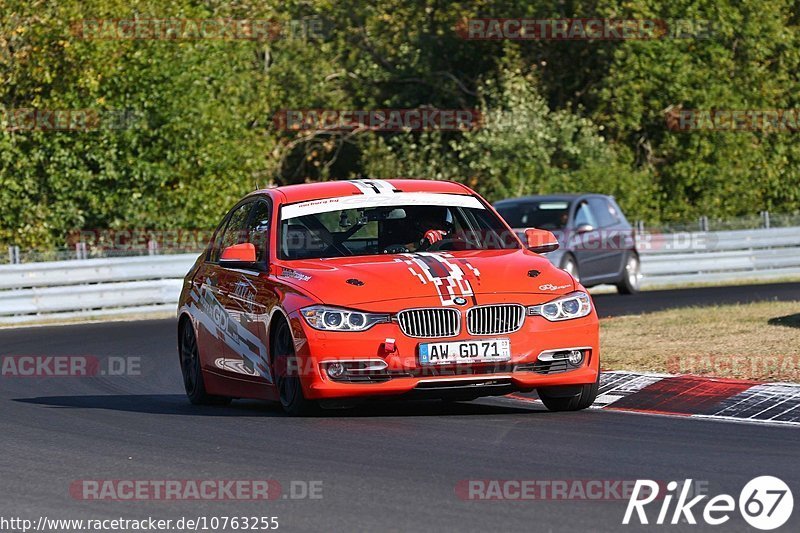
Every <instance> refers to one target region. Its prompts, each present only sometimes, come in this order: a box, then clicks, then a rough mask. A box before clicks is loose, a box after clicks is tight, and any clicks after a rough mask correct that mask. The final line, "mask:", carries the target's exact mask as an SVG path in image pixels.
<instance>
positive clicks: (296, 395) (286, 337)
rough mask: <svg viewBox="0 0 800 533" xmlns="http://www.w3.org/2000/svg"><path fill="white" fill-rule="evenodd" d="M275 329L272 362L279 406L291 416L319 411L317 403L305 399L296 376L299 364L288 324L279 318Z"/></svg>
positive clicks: (298, 378) (306, 414)
mask: <svg viewBox="0 0 800 533" xmlns="http://www.w3.org/2000/svg"><path fill="white" fill-rule="evenodd" d="M276 328H277V330H276V331H275V336H274V337H273V339H274V340H273V343H272V353H273V354H274V355H273V358H272V364H273V369H274V372H273V375H274V376H275V385H276V386H277V388H278V395H279V396H280V400H281V406H282V407H283V410H284V411H286V413H287V414H290V415H292V416H308V415H313V414H316V413H317V412H318V411H319V404H318V403H317V402H315V401H312V400H308V399H306V397H305V395H304V394H303V387H302V384H301V382H300V376H298V375H297V374H298V371H299V370H298V369H299V365H298V364H297V357H296V354H295V350H294V340H293V339H292V332H291V330H290V329H289V324H287V323H286V322H285V321H283V320H281V321H280V322H278V324H276Z"/></svg>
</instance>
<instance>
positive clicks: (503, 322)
mask: <svg viewBox="0 0 800 533" xmlns="http://www.w3.org/2000/svg"><path fill="white" fill-rule="evenodd" d="M523 320H525V308H524V307H523V306H521V305H517V304H500V305H483V306H480V307H473V308H472V309H470V310H469V311H467V331H468V332H469V334H470V335H499V334H502V333H513V332H514V331H517V330H518V329H519V328H521V327H522V322H523Z"/></svg>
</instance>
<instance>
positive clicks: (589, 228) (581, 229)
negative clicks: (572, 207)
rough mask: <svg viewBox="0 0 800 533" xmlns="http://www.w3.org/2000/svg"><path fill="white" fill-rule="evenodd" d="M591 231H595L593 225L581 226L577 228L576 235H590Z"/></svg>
mask: <svg viewBox="0 0 800 533" xmlns="http://www.w3.org/2000/svg"><path fill="white" fill-rule="evenodd" d="M590 231H594V227H593V226H592V225H591V224H581V225H580V226H578V227H577V228H575V233H577V234H581V233H589V232H590Z"/></svg>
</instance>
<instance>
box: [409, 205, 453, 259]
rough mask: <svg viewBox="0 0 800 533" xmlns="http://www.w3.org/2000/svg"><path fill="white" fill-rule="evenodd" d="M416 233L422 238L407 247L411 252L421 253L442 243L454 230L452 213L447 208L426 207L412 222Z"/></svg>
mask: <svg viewBox="0 0 800 533" xmlns="http://www.w3.org/2000/svg"><path fill="white" fill-rule="evenodd" d="M412 224H413V226H414V229H415V233H416V234H417V235H421V236H422V238H421V239H420V240H419V241H417V242H412V243H409V244H408V245H406V248H408V249H409V250H410V251H414V252H421V251H424V250H426V249H428V248H429V247H430V246H432V245H434V244H436V243H439V242H441V241H442V240H444V239H445V237H447V235H448V234H449V233H450V231H451V230H452V228H453V223H452V222H451V217H450V211H449V210H448V209H447V208H446V207H430V206H428V207H425V208H423V209H421V210H420V212H419V214H418V216H416V217H414V219H413V222H412Z"/></svg>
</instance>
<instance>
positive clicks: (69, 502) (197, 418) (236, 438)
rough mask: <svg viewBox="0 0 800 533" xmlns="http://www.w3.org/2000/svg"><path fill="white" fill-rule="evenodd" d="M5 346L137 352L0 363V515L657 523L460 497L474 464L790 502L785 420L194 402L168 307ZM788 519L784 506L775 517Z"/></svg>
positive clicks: (798, 468) (511, 408)
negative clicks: (121, 494)
mask: <svg viewBox="0 0 800 533" xmlns="http://www.w3.org/2000/svg"><path fill="white" fill-rule="evenodd" d="M790 290H791V289H790ZM794 290H796V287H794ZM698 291H699V290H698ZM703 291H704V294H708V291H705V290H704V289H703ZM728 291H733V292H735V293H737V294H739V295H747V294H750V295H753V294H758V293H763V294H765V295H766V296H765V297H766V299H770V298H771V297H772V296H774V294H773V293H771V292H769V291H768V290H767V289H765V286H759V287H758V288H757V289H751V288H744V289H743V288H740V287H737V288H730V289H726V290H725V291H722V292H720V294H724V295H726V297H727V295H728V294H729V292H728ZM662 292H663V291H662ZM671 292H672V293H675V292H676V291H671ZM695 293H696V291H695ZM648 294H651V295H652V294H655V293H648ZM642 296H645V295H642ZM795 296H796V295H795ZM639 298H640V297H639V296H637V297H633V299H630V300H628V299H626V298H622V297H617V296H613V295H609V296H602V297H599V298H598V303H597V305H598V308H600V309H601V311H602V309H603V308H605V309H606V310H608V309H609V308H611V307H612V306H613V305H623V302H624V305H625V306H626V309H629V308H630V307H631V305H629V304H631V303H635V302H637V301H639V300H638V299H639ZM670 298H671V301H673V302H683V301H685V298H684V296H683V295H674V294H673V296H671V297H670ZM625 300H628V301H625ZM726 301H728V300H726ZM612 302H613V305H612ZM618 302H619V303H618ZM706 303H707V302H706ZM0 355H4V356H5V355H53V356H55V355H72V356H74V355H93V356H96V357H98V358H100V359H101V360H103V359H104V358H108V357H140V358H141V371H140V375H127V376H97V377H90V378H86V377H83V378H79V377H72V378H70V377H61V378H58V377H51V378H21V377H10V376H3V377H0V517H6V518H7V517H22V518H30V519H33V520H37V519H38V517H40V516H47V517H48V518H84V519H88V518H92V519H103V518H119V517H123V518H136V519H141V518H147V517H149V516H152V517H154V518H164V519H166V518H172V519H177V518H180V517H191V518H196V517H198V516H205V517H208V518H210V517H212V516H233V515H246V516H277V517H279V519H280V524H281V527H280V530H285V531H420V530H426V531H430V530H433V531H494V530H502V531H510V530H515V531H536V532H538V531H544V532H546V531H555V532H560V531H569V532H574V531H610V532H612V531H658V530H661V529H665V527H664V526H654V525H649V526H643V525H639V524H637V525H635V526H627V527H623V526H621V521H622V517H623V514H624V511H625V506H626V502H625V501H620V500H616V501H613V500H612V501H592V502H587V501H578V500H567V501H465V500H463V499H461V498H460V497H459V496H458V495H457V493H456V490H455V489H456V486H458V484H459V482H462V480H487V479H499V480H523V479H529V480H634V479H638V478H649V479H653V480H658V481H662V482H667V481H670V480H679V481H681V480H684V479H687V478H691V479H694V480H698V481H699V482H700V483H702V484H704V485H705V486H706V487H707V490H708V492H709V493H710V494H711V495H712V496H713V495H716V494H720V493H727V494H731V495H733V496H734V498H737V499H738V495H739V492H740V491H741V489H742V487H743V486H744V484H745V483H746V482H747V481H749V480H750V479H752V478H754V477H756V476H761V475H774V476H778V477H780V478H782V479H783V480H784V481H785V482H787V483H788V484H789V486H790V487H791V488H792V489H793V492H794V496H795V501H796V504H797V505H800V463H799V462H798V460H797V458H798V450H800V431H798V430H797V429H796V428H790V427H773V426H756V425H748V424H736V423H727V422H718V421H705V420H697V419H686V418H673V417H664V416H650V415H640V414H631V413H621V412H612V411H600V410H589V411H583V412H579V413H566V414H564V413H558V414H556V413H548V412H545V411H544V410H542V408H541V407H539V406H538V405H537V404H534V403H530V402H524V401H517V400H512V399H507V398H496V399H484V400H479V401H475V402H471V403H459V404H444V403H441V402H416V403H414V402H387V403H381V404H376V405H371V406H367V407H362V408H359V409H356V410H352V411H336V412H332V413H330V414H328V415H326V416H323V417H320V418H301V419H297V418H289V417H286V416H284V415H283V414H282V413H281V411H280V410H279V409H278V408H277V407H275V406H273V405H269V404H266V403H259V402H244V401H240V402H234V403H233V404H232V406H230V407H221V408H198V407H193V406H191V405H189V404H188V403H187V401H186V400H185V398H184V395H183V391H182V384H181V379H180V373H179V369H178V361H177V354H176V340H175V322H174V321H173V320H152V321H138V322H117V323H105V324H84V325H70V326H57V327H41V328H20V329H14V330H0ZM83 479H114V480H121V479H133V480H176V479H178V480H187V479H194V480H200V479H224V480H234V479H274V480H277V481H278V482H280V484H281V486H282V491H283V493H284V494H287V495H289V496H291V495H290V494H289V493H290V487H291V486H292V482H293V481H321V482H322V487H323V489H322V498H321V499H292V498H291V497H289V498H286V499H283V498H279V499H277V500H275V501H269V502H263V501H262V502H252V501H233V502H232V501H223V502H216V501H188V502H164V501H160V502H142V501H138V502H130V501H83V500H80V499H76V498H75V497H73V496H71V495H70V492H69V487H70V484H71V483H72V482H74V481H76V480H83ZM296 486H298V485H296ZM654 505H656V507H648V510H649V513H648V516H649V517H650V519H651V521H653V520H654V519H655V517H656V515H657V513H658V510H659V509H658V507H657V506H659V505H660V504H658V503H657V504H654ZM701 505H702V503H701ZM797 505H796V507H797ZM701 512H702V509H701ZM701 512H700V513H695V514H696V515H700V514H701ZM670 515H671V513H670ZM698 519H699V520H700V521H701V523H702V519H701V518H700V517H699V516H698ZM799 525H800V510H798V509H797V508H796V509H795V511H794V514H793V517H792V519H791V520H790V521H789V523H788V524H786V525H785V526H784V527H783V528H781V529H780V530H779V531H798V526H799ZM666 530H668V531H726V532H727V531H755V530H754V529H752V528H751V527H750V526H749V525H747V524H746V522H745V521H744V520H743V519H742V518H741V516H740V515H739V513H738V512H734V513H732V514H731V520H730V521H729V522H728V523H726V524H725V525H723V526H718V527H716V528H712V527H708V526H701V525H697V526H691V525H689V524H685V523H683V524H679V525H678V526H671V527H667V528H666Z"/></svg>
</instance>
